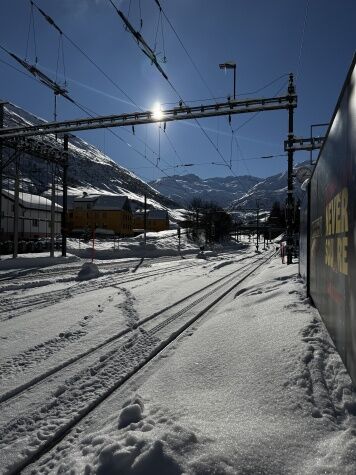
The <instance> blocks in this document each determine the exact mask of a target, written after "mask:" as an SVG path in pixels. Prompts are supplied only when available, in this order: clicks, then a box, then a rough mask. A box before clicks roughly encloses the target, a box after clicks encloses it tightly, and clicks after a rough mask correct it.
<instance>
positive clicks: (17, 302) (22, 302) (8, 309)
mask: <svg viewBox="0 0 356 475" xmlns="http://www.w3.org/2000/svg"><path fill="white" fill-rule="evenodd" d="M196 265H199V264H197V263H189V264H186V265H184V266H171V267H166V268H165V269H160V270H156V271H152V270H149V271H147V272H140V273H139V274H135V276H132V275H131V276H127V277H121V276H120V277H119V278H118V277H117V275H116V273H115V274H110V275H108V276H103V277H101V278H99V279H96V280H93V281H90V282H76V283H75V284H73V285H71V286H70V287H67V288H64V289H60V290H52V291H48V292H42V293H38V294H32V295H31V296H23V297H18V298H14V297H13V296H12V295H11V296H10V297H3V299H2V303H1V308H0V322H2V321H6V320H10V319H12V318H15V317H19V316H21V315H23V314H26V313H28V312H29V311H32V310H38V309H41V308H45V307H48V306H49V305H54V304H56V303H59V302H61V301H62V300H64V299H68V298H71V297H73V295H74V294H75V295H78V294H81V293H87V292H93V291H96V290H100V289H102V288H106V287H111V286H115V285H121V284H126V283H128V282H134V281H137V280H142V279H147V278H150V277H155V276H161V275H164V274H168V273H171V272H176V271H180V270H184V269H187V268H190V267H194V266H196ZM119 272H120V271H119ZM122 272H123V271H122V270H121V272H120V273H122Z"/></svg>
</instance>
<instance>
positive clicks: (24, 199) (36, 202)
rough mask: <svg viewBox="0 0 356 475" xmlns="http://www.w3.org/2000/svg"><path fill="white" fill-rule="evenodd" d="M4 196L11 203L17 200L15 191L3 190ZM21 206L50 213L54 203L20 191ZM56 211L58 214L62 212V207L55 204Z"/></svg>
mask: <svg viewBox="0 0 356 475" xmlns="http://www.w3.org/2000/svg"><path fill="white" fill-rule="evenodd" d="M2 194H3V196H6V197H7V198H9V199H10V200H11V201H14V200H15V192H14V191H13V190H3V192H2ZM19 205H20V206H22V207H23V208H27V209H37V210H47V211H49V210H50V209H51V205H52V201H51V200H49V199H47V198H45V197H43V196H40V195H32V194H31V193H23V192H22V191H20V194H19ZM55 210H56V211H57V212H60V211H62V206H60V205H59V204H57V203H55Z"/></svg>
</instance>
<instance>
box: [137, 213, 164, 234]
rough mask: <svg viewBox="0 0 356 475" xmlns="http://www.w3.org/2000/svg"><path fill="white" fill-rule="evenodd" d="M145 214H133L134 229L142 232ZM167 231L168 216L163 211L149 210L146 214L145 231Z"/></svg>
mask: <svg viewBox="0 0 356 475" xmlns="http://www.w3.org/2000/svg"><path fill="white" fill-rule="evenodd" d="M144 221H145V214H144V212H143V211H136V213H135V214H134V229H136V230H142V229H144V226H145V222H144ZM167 229H169V215H168V211H166V210H165V209H151V210H149V211H147V214H146V231H150V232H159V231H166V230H167Z"/></svg>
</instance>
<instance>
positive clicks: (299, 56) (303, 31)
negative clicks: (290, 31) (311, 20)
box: [295, 0, 310, 78]
mask: <svg viewBox="0 0 356 475" xmlns="http://www.w3.org/2000/svg"><path fill="white" fill-rule="evenodd" d="M309 3H310V0H306V5H305V13H304V22H303V27H302V34H301V39H300V46H299V54H298V62H297V69H296V73H295V77H296V78H297V77H298V76H299V73H300V68H301V64H302V53H303V47H304V39H305V31H306V28H307V23H308V13H309Z"/></svg>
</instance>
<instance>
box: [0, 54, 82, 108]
mask: <svg viewBox="0 0 356 475" xmlns="http://www.w3.org/2000/svg"><path fill="white" fill-rule="evenodd" d="M0 48H1V49H2V50H3V51H4V52H5V53H7V54H8V55H9V56H11V57H12V58H13V59H14V60H15V61H17V62H18V63H19V64H21V66H22V67H23V68H25V69H26V70H27V71H29V72H30V73H31V74H32V76H34V77H35V78H37V79H38V80H39V81H40V82H41V83H42V84H44V85H45V86H47V87H48V88H50V89H51V90H52V91H53V92H54V94H56V95H60V96H63V97H65V98H66V99H67V100H68V101H70V102H72V103H74V101H73V99H72V98H71V97H70V96H69V95H68V91H67V89H65V88H64V87H62V86H60V85H59V84H58V83H56V82H55V81H53V80H52V79H51V78H50V77H48V76H47V75H46V74H44V73H43V72H42V71H41V70H40V69H39V68H38V67H37V66H34V65H33V64H30V63H28V62H27V61H25V60H24V59H21V58H20V57H19V56H17V55H16V54H15V53H12V52H11V51H8V50H7V49H6V48H4V47H3V46H1V45H0Z"/></svg>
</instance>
